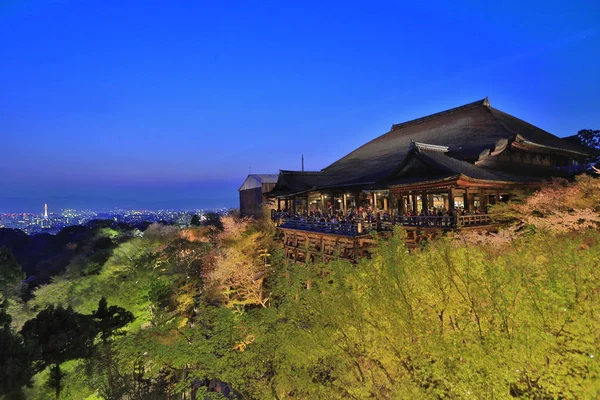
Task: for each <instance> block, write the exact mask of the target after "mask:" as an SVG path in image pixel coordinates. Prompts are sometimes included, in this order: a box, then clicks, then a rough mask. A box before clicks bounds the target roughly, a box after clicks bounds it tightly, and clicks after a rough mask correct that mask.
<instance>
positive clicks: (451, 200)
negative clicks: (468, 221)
mask: <svg viewBox="0 0 600 400" xmlns="http://www.w3.org/2000/svg"><path fill="white" fill-rule="evenodd" d="M448 210H454V190H453V189H452V188H450V189H448Z"/></svg>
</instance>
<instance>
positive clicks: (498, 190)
mask: <svg viewBox="0 0 600 400" xmlns="http://www.w3.org/2000/svg"><path fill="white" fill-rule="evenodd" d="M495 203H496V204H498V203H500V189H496V202H495Z"/></svg>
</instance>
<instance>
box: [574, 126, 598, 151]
mask: <svg viewBox="0 0 600 400" xmlns="http://www.w3.org/2000/svg"><path fill="white" fill-rule="evenodd" d="M577 137H578V138H579V140H580V141H581V144H582V145H583V146H585V147H589V148H590V149H592V150H598V149H600V129H582V130H580V131H579V132H577Z"/></svg>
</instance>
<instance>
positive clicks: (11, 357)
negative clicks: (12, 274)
mask: <svg viewBox="0 0 600 400" xmlns="http://www.w3.org/2000/svg"><path fill="white" fill-rule="evenodd" d="M7 303H8V302H7V300H6V299H4V300H3V301H2V302H0V343H2V345H1V346H0V377H2V379H0V397H2V396H4V395H7V394H15V393H18V392H19V391H20V389H21V387H22V386H25V385H29V384H30V383H31V377H32V376H33V374H34V372H33V368H32V365H31V360H30V357H29V353H28V352H27V350H26V348H25V344H24V343H23V339H22V338H21V337H20V336H19V335H16V334H14V333H13V332H12V331H11V329H10V323H11V320H12V318H11V316H10V315H9V314H8V313H7V312H6V307H7V305H8V304H7Z"/></svg>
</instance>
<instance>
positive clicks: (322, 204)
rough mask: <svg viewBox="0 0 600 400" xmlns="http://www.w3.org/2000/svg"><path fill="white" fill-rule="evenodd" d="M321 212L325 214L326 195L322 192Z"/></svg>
mask: <svg viewBox="0 0 600 400" xmlns="http://www.w3.org/2000/svg"><path fill="white" fill-rule="evenodd" d="M321 214H325V195H324V194H323V193H321Z"/></svg>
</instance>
